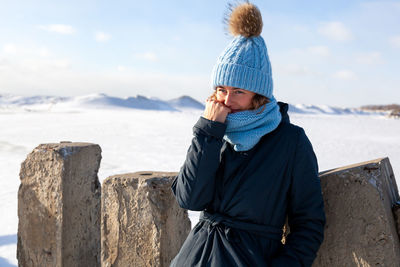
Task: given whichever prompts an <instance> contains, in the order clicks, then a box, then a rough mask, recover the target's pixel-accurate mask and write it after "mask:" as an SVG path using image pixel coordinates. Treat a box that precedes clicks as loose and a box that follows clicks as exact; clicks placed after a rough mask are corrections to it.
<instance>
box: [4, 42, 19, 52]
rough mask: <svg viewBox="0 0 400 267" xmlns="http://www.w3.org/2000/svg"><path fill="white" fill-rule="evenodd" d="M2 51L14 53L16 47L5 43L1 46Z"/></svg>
mask: <svg viewBox="0 0 400 267" xmlns="http://www.w3.org/2000/svg"><path fill="white" fill-rule="evenodd" d="M3 52H4V53H5V54H16V53H17V47H16V45H15V44H5V45H4V46H3Z"/></svg>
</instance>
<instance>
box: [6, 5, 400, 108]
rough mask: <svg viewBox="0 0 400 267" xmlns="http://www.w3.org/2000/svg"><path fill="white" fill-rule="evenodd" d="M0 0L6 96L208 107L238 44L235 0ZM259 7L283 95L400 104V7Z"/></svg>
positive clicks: (278, 93)
mask: <svg viewBox="0 0 400 267" xmlns="http://www.w3.org/2000/svg"><path fill="white" fill-rule="evenodd" d="M0 3H1V7H2V8H1V9H0V33H1V34H0V94H2V93H10V94H16V95H60V96H74V95H85V94H92V93H105V94H108V95H112V96H120V97H126V96H136V95H137V94H140V95H145V96H152V97H158V98H161V99H171V98H175V97H179V96H181V95H190V96H192V97H194V98H196V99H197V100H199V101H204V99H205V98H207V96H208V95H209V94H210V93H211V92H212V87H211V85H210V73H211V69H212V67H213V65H214V63H215V61H216V58H217V56H218V55H219V54H220V52H221V51H222V50H223V49H224V47H225V46H226V45H227V44H228V42H229V41H230V39H231V37H230V36H229V35H228V34H227V33H226V31H225V29H224V25H223V23H222V19H223V16H224V13H225V12H226V4H227V1H208V0H202V1H200V0H191V1H183V0H181V1H177V0H175V1H174V0H171V1H151V0H149V1H134V0H131V1H120V0H116V1H85V0H81V1H74V0H72V1H63V0H61V1H42V0H37V1H31V0H20V1H11V0H10V1H9V0H0ZM253 3H254V4H256V5H257V6H258V7H259V8H260V10H261V13H262V15H263V20H264V28H263V32H262V36H263V37H264V39H265V41H266V44H267V46H268V51H269V56H270V59H271V64H272V70H273V79H274V95H275V97H276V98H277V99H278V100H280V101H284V102H288V103H292V104H296V103H304V104H328V105H332V106H348V107H357V106H360V105H366V104H389V103H396V102H397V103H400V90H399V89H400V86H399V84H400V75H399V70H400V63H399V62H400V1H355V0H349V1H343V0H339V1H314V0H312V1H285V0H283V1H265V0H264V1H261V0H260V1H253Z"/></svg>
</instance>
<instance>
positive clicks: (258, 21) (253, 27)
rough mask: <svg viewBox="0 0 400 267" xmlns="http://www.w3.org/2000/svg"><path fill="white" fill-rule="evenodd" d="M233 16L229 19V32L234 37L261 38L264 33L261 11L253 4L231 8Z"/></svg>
mask: <svg viewBox="0 0 400 267" xmlns="http://www.w3.org/2000/svg"><path fill="white" fill-rule="evenodd" d="M229 9H230V11H231V14H230V16H229V18H228V19H225V20H226V21H227V22H228V26H229V31H230V32H231V34H232V35H233V36H237V35H242V36H244V37H251V36H259V35H260V34H261V31H262V26H263V22H262V17H261V13H260V10H259V9H258V8H257V7H256V6H255V5H253V4H250V3H243V4H241V5H239V6H237V7H233V6H229Z"/></svg>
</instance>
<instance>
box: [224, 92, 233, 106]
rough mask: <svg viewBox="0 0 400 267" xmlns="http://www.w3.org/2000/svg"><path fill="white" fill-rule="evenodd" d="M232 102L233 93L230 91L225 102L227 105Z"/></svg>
mask: <svg viewBox="0 0 400 267" xmlns="http://www.w3.org/2000/svg"><path fill="white" fill-rule="evenodd" d="M231 103H232V95H231V94H230V93H228V94H226V96H225V101H224V104H225V106H228V107H229V106H230V105H231Z"/></svg>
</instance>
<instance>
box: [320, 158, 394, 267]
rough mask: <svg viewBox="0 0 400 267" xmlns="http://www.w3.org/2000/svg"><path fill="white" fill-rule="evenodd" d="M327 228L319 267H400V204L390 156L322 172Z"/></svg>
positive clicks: (321, 248)
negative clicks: (399, 212)
mask: <svg viewBox="0 0 400 267" xmlns="http://www.w3.org/2000/svg"><path fill="white" fill-rule="evenodd" d="M320 178H321V186H322V192H323V196H324V204H325V212H326V219H327V224H326V226H325V239H324V242H323V244H322V245H321V247H320V250H319V251H318V256H317V258H316V260H315V262H314V264H313V266H314V267H317V266H321V267H322V266H324V267H325V266H330V267H335V266H337V267H339V266H340V267H342V266H363V267H367V266H388V267H389V266H390V267H396V266H400V246H399V236H398V234H397V232H396V226H395V221H394V216H393V213H392V206H393V204H394V203H395V202H397V201H398V200H399V195H398V191H397V185H396V181H395V178H394V175H393V170H392V168H391V165H390V162H389V159H388V158H380V159H377V160H372V161H368V162H362V163H359V164H354V165H350V166H345V167H342V168H338V169H333V170H328V171H325V172H322V173H320Z"/></svg>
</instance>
